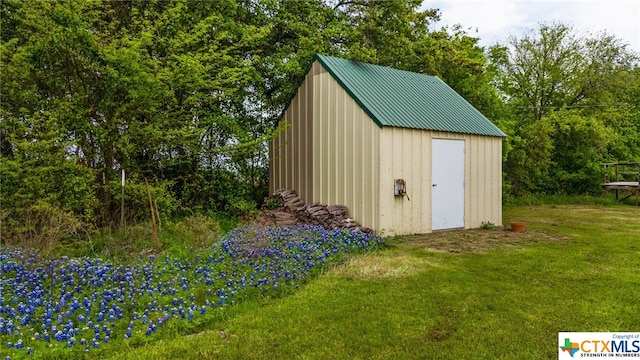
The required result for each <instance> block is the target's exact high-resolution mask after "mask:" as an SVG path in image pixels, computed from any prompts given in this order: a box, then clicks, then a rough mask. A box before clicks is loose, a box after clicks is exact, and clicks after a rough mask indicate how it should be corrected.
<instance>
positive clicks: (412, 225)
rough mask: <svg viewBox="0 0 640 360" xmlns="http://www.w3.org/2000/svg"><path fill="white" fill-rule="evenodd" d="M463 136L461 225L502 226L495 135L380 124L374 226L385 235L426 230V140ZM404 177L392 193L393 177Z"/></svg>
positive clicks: (498, 144) (499, 151)
mask: <svg viewBox="0 0 640 360" xmlns="http://www.w3.org/2000/svg"><path fill="white" fill-rule="evenodd" d="M434 138H435V139H461V140H464V141H465V197H464V199H465V200H464V201H465V209H464V222H465V228H467V229H469V228H477V227H480V226H482V222H483V221H484V222H486V221H490V222H491V223H493V224H496V225H502V139H501V138H499V137H490V136H479V135H469V134H457V133H446V132H434V131H426V130H415V129H402V128H384V129H383V131H382V133H381V136H380V142H381V151H380V154H381V159H380V161H381V171H380V187H379V188H380V209H381V210H380V211H381V212H380V228H379V229H377V230H384V232H385V233H386V234H388V235H395V234H413V233H429V232H431V231H432V230H431V185H432V180H431V142H432V139H434ZM397 178H402V179H404V180H405V181H406V182H407V194H408V195H409V198H410V199H411V201H409V200H408V199H407V198H406V197H404V198H403V197H398V196H394V195H393V185H394V179H397Z"/></svg>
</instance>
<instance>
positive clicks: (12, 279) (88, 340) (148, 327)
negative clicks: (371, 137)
mask: <svg viewBox="0 0 640 360" xmlns="http://www.w3.org/2000/svg"><path fill="white" fill-rule="evenodd" d="M381 243H382V240H381V239H380V238H379V237H375V236H371V235H366V234H363V233H358V232H354V233H351V232H347V231H328V230H325V229H323V228H320V227H312V226H295V227H278V228H276V227H268V228H262V227H241V228H238V229H235V230H233V231H231V232H229V233H227V234H226V235H224V236H223V237H221V238H220V240H219V241H218V242H216V243H215V244H214V245H213V246H210V247H207V248H202V249H191V250H190V251H188V252H185V254H187V255H179V256H177V255H172V254H163V255H161V256H147V257H145V258H141V259H138V260H137V261H136V262H133V263H119V262H117V261H115V260H109V259H100V258H89V257H84V258H69V257H59V258H54V259H51V258H46V259H45V258H42V257H41V256H40V254H38V253H37V252H35V251H29V250H25V249H20V248H8V247H4V248H0V345H1V348H0V354H2V358H3V359H20V358H70V357H74V358H77V357H98V356H99V355H100V354H101V353H102V352H103V351H106V352H109V348H110V347H118V346H119V345H123V344H125V343H126V345H127V346H130V347H136V346H138V345H142V344H145V343H149V342H153V339H154V336H161V335H158V333H159V332H163V331H165V334H166V332H171V333H176V334H188V333H193V332H196V331H198V330H199V329H202V328H204V327H206V325H207V324H211V323H212V322H215V321H216V319H217V318H219V317H220V316H221V314H223V313H224V312H225V309H226V308H228V307H229V306H233V305H236V304H238V303H239V302H242V301H243V300H248V299H258V298H263V297H271V296H279V294H283V293H287V292H291V291H293V290H295V289H296V288H298V286H299V285H300V284H301V283H302V282H304V281H305V278H307V277H308V276H309V275H311V274H313V273H314V272H316V271H318V270H319V269H321V268H322V267H323V266H324V265H326V264H327V263H328V262H330V261H335V260H338V259H340V258H342V257H344V256H345V255H347V254H351V253H361V252H365V251H367V250H370V249H372V248H375V247H377V246H379V245H381Z"/></svg>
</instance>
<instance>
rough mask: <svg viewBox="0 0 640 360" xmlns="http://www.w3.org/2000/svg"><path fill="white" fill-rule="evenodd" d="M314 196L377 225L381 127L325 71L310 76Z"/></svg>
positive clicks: (368, 223) (376, 226) (360, 220)
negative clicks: (344, 206)
mask: <svg viewBox="0 0 640 360" xmlns="http://www.w3.org/2000/svg"><path fill="white" fill-rule="evenodd" d="M313 84H314V93H315V95H316V96H315V102H314V108H313V113H314V115H313V118H314V123H313V131H312V133H313V144H314V146H313V173H314V183H315V187H314V191H313V200H312V201H314V202H319V203H323V204H343V205H346V206H347V207H348V208H349V213H350V216H351V217H353V218H354V219H355V220H356V221H358V222H359V223H360V224H362V225H364V226H367V227H371V228H374V229H378V219H379V200H378V199H379V196H378V186H377V183H378V175H379V166H380V165H379V164H380V156H379V153H380V150H379V149H380V143H379V134H380V128H379V127H378V126H377V125H376V124H375V123H374V122H373V120H371V118H369V116H368V115H367V114H365V112H364V111H363V110H362V108H361V107H360V106H359V105H358V104H357V103H356V102H355V101H354V100H353V99H352V98H351V97H350V96H349V95H348V94H347V92H346V91H345V90H344V89H343V88H342V87H341V86H340V85H339V84H338V83H337V82H336V81H335V80H334V79H333V77H331V75H330V74H328V73H323V74H320V75H317V76H315V78H314V80H313Z"/></svg>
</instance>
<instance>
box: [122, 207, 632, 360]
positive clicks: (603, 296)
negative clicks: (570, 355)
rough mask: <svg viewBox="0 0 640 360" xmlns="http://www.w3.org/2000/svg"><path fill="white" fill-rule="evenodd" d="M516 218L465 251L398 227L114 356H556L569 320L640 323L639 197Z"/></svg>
mask: <svg viewBox="0 0 640 360" xmlns="http://www.w3.org/2000/svg"><path fill="white" fill-rule="evenodd" d="M512 220H513V221H515V220H518V221H526V222H527V232H525V233H524V234H522V235H516V234H515V233H511V234H509V236H510V237H509V239H510V240H509V246H504V247H498V248H496V249H493V250H486V251H481V252H468V253H458V254H454V253H449V252H446V251H443V250H441V249H440V250H434V247H432V246H429V241H430V240H429V239H431V237H430V236H425V237H422V240H421V242H420V243H419V245H416V242H415V240H413V239H412V240H407V239H408V238H407V237H405V238H402V237H399V238H396V239H392V240H390V241H389V245H388V246H387V248H386V249H383V250H381V251H378V252H376V253H372V254H366V255H362V256H359V257H357V258H352V259H350V260H347V261H345V262H344V263H342V264H339V265H336V266H334V267H333V268H331V269H327V270H326V271H325V272H324V273H322V274H321V275H320V276H319V277H318V278H316V279H315V280H312V281H311V282H309V283H307V284H306V285H304V286H302V287H301V288H300V289H299V291H297V292H295V293H293V294H291V295H288V296H285V297H282V298H279V299H265V300H262V301H259V302H257V301H256V302H250V303H246V304H242V305H240V306H238V307H236V308H232V309H229V312H228V313H227V314H225V316H221V317H220V320H219V322H217V323H215V324H212V325H211V326H209V327H208V330H205V331H203V332H199V333H196V334H193V335H189V336H177V335H176V334H165V336H164V337H163V338H162V339H161V340H159V341H156V342H152V343H148V344H146V345H143V346H140V347H137V348H121V349H119V350H118V353H115V354H112V358H116V359H192V358H223V359H275V358H280V359H326V358H332V359H478V358H480V359H516V358H518V359H521V358H524V359H546V358H556V357H557V333H558V332H559V331H638V330H639V329H640V312H639V311H638V308H637V304H640V208H637V207H633V206H603V205H579V206H575V205H574V206H572V205H553V206H551V205H542V206H518V207H509V208H507V209H506V210H505V212H504V223H505V224H508V223H509V222H510V221H512ZM483 232H484V233H483ZM501 232H502V233H501ZM503 233H504V232H503V230H499V229H496V230H477V231H475V232H465V233H457V234H453V235H452V234H449V235H447V236H449V237H456V236H457V237H462V236H463V235H464V236H470V240H469V241H483V237H498V238H499V237H500V236H502V235H503ZM436 236H437V235H436ZM473 236H477V237H478V239H477V240H474V239H473ZM519 236H521V238H520V237H519ZM433 238H435V236H434V237H433ZM438 241H440V240H438ZM225 311H226V310H225Z"/></svg>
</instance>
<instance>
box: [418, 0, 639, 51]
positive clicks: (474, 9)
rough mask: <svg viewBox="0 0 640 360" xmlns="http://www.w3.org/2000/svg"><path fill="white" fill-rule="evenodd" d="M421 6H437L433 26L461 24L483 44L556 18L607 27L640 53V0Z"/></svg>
mask: <svg viewBox="0 0 640 360" xmlns="http://www.w3.org/2000/svg"><path fill="white" fill-rule="evenodd" d="M422 8H423V9H426V8H436V9H440V14H441V21H439V22H437V23H435V24H434V25H433V26H434V27H435V28H440V27H442V26H452V25H455V24H460V25H461V26H462V28H463V29H464V30H466V32H467V33H468V34H469V35H472V36H475V37H478V38H480V45H482V46H489V45H493V44H495V43H501V44H506V42H507V39H508V37H509V35H514V36H516V37H517V38H518V37H520V36H519V35H521V34H525V33H527V31H528V30H537V29H538V28H539V26H538V25H539V24H540V23H546V24H551V23H553V22H555V21H559V22H562V23H564V24H568V25H572V26H574V27H575V28H576V29H578V30H580V31H587V32H591V33H594V34H597V33H600V32H602V31H606V32H607V33H608V34H610V35H614V36H615V37H617V38H619V39H621V40H622V41H623V42H625V43H627V44H629V48H630V49H632V50H634V51H636V52H639V53H640V0H599V1H593V0H573V1H567V0H537V1H531V0H434V1H432V0H424V2H423V3H422ZM476 31H477V32H476Z"/></svg>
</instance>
